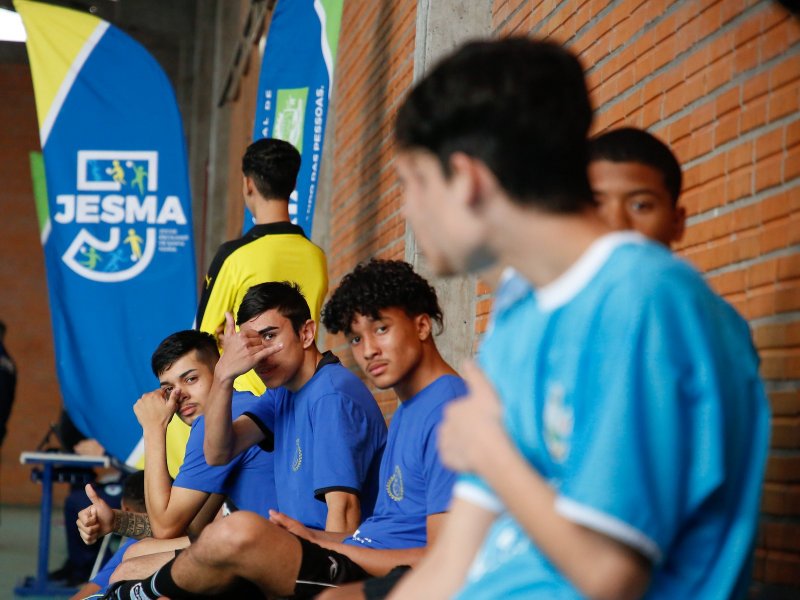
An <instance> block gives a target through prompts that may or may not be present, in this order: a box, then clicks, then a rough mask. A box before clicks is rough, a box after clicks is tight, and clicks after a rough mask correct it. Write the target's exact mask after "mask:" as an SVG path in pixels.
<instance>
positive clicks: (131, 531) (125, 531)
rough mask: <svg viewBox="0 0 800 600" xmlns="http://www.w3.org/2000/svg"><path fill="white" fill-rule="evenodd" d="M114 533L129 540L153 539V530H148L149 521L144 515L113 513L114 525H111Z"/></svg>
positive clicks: (119, 511)
mask: <svg viewBox="0 0 800 600" xmlns="http://www.w3.org/2000/svg"><path fill="white" fill-rule="evenodd" d="M112 530H113V531H114V533H118V534H119V535H123V536H125V537H130V538H136V539H141V538H146V537H153V530H152V529H151V528H150V519H149V518H148V517H147V515H146V514H145V513H133V512H123V511H121V510H115V511H114V523H113V525H112Z"/></svg>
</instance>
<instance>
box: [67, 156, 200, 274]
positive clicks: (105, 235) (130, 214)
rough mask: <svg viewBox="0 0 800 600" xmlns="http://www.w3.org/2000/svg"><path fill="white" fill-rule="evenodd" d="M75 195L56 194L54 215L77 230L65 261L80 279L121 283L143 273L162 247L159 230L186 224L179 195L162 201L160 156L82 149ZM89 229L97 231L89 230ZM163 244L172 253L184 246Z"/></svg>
mask: <svg viewBox="0 0 800 600" xmlns="http://www.w3.org/2000/svg"><path fill="white" fill-rule="evenodd" d="M76 191H77V193H75V194H58V195H57V196H56V204H57V212H56V214H55V216H54V217H53V218H54V220H55V222H56V223H58V224H59V225H60V226H62V227H70V226H71V225H75V226H78V227H79V229H78V231H77V233H76V234H75V237H74V238H73V240H72V243H71V244H70V245H69V247H68V248H67V250H66V252H64V254H63V255H62V260H63V261H64V263H66V265H67V266H69V268H70V269H72V270H73V271H74V272H75V273H77V274H78V275H80V276H82V277H85V278H87V279H91V280H93V281H99V282H119V281H126V280H128V279H132V278H134V277H136V276H137V275H139V274H140V273H142V272H143V271H144V270H145V269H146V268H147V266H148V265H149V264H150V262H151V261H152V260H153V256H154V255H155V252H156V247H157V245H158V244H159V239H158V235H157V233H158V232H157V229H158V228H159V227H162V228H163V227H164V226H172V227H174V226H179V225H186V224H187V219H186V215H185V213H184V211H183V207H182V206H181V201H180V198H178V196H167V197H166V198H164V199H163V202H159V198H158V152H147V151H107V150H80V151H79V152H78V172H77V185H76ZM88 227H91V229H92V230H93V231H94V233H92V232H90V231H89V229H88ZM173 233H175V230H170V236H171V237H170V236H167V237H170V239H177V240H178V242H177V243H175V242H173V243H169V241H168V242H167V243H164V241H163V240H162V243H164V245H165V248H166V249H167V251H170V248H171V251H175V250H176V247H179V246H182V245H183V244H181V243H180V238H182V237H184V236H174V235H171V234H173Z"/></svg>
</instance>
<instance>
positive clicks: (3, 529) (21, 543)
mask: <svg viewBox="0 0 800 600" xmlns="http://www.w3.org/2000/svg"><path fill="white" fill-rule="evenodd" d="M38 540H39V508H38V507H36V508H29V507H14V506H4V505H0V599H2V600H6V599H10V598H14V597H15V596H14V587H15V586H16V585H18V584H19V583H20V581H21V580H22V579H24V577H25V576H27V575H35V574H36V560H37V556H38ZM66 555H67V551H66V541H65V539H64V517H63V514H62V512H61V508H60V507H54V508H53V518H52V527H51V529H50V562H49V567H48V570H50V571H53V570H55V569H57V568H58V567H60V566H61V564H62V563H63V562H64V559H65V558H66ZM53 597H54V596H50V598H53ZM64 597H66V596H64ZM27 598H43V597H41V596H27Z"/></svg>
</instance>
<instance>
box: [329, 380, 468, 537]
mask: <svg viewBox="0 0 800 600" xmlns="http://www.w3.org/2000/svg"><path fill="white" fill-rule="evenodd" d="M466 393H467V387H466V385H465V384H464V381H463V380H462V379H461V378H460V377H456V376H455V375H443V376H442V377H439V378H438V379H437V380H436V381H434V382H433V383H431V384H430V385H428V386H427V387H426V388H425V389H423V390H422V391H420V392H419V393H418V394H416V395H414V396H412V397H411V398H409V399H408V400H406V401H405V402H402V403H401V404H400V406H399V407H398V409H397V411H396V412H395V413H394V416H393V417H392V422H391V423H390V424H389V439H388V440H387V441H386V450H385V451H384V453H383V460H382V461H381V471H380V482H381V484H382V488H381V490H380V491H379V492H378V502H377V503H376V504H375V512H374V513H373V514H372V516H371V517H370V518H369V519H367V520H366V521H365V522H363V523H362V524H361V526H360V527H359V528H358V530H357V531H356V532H355V533H354V534H353V536H352V537H351V538H348V539H346V540H345V542H344V543H345V544H351V545H354V546H366V547H368V548H382V549H391V548H418V547H422V546H425V545H426V544H427V540H428V535H427V517H428V515H435V514H437V513H441V512H445V511H446V510H447V508H448V506H449V505H450V497H451V493H452V488H453V483H454V482H455V474H454V473H453V472H452V471H450V470H448V469H446V468H445V467H444V466H443V465H442V463H441V461H440V460H439V452H438V450H437V448H436V439H437V432H438V429H439V423H440V422H441V420H442V411H443V410H444V407H445V405H446V404H447V403H448V402H450V401H451V400H453V399H455V398H459V397H461V396H464V395H465V394H466Z"/></svg>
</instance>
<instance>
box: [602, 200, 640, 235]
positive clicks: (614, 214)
mask: <svg viewBox="0 0 800 600" xmlns="http://www.w3.org/2000/svg"><path fill="white" fill-rule="evenodd" d="M600 215H601V216H602V217H603V220H604V221H605V222H606V223H607V224H608V226H609V227H611V228H612V229H615V230H617V231H624V230H627V229H631V227H632V225H631V216H630V214H629V213H628V209H627V207H626V205H625V201H624V200H622V199H620V198H614V199H608V200H606V201H605V202H603V203H602V205H601V206H600Z"/></svg>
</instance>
